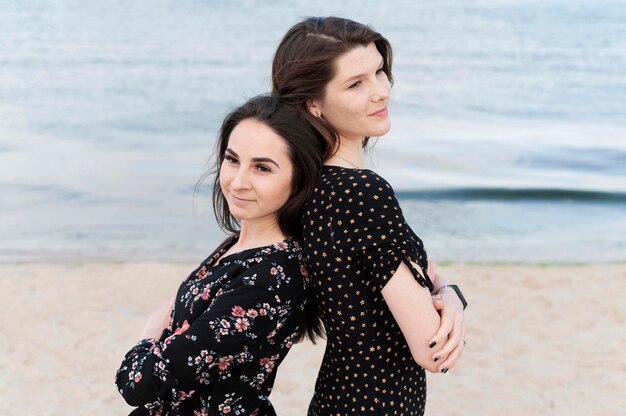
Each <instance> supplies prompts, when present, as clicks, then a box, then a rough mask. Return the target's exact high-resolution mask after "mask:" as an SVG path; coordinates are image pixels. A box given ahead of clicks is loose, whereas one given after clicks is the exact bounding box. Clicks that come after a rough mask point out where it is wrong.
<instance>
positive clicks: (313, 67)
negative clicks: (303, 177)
mask: <svg viewBox="0 0 626 416" xmlns="http://www.w3.org/2000/svg"><path fill="white" fill-rule="evenodd" d="M372 42H373V43H374V44H375V45H376V49H378V52H379V53H380V54H381V55H382V57H383V68H382V69H383V71H384V72H385V73H386V74H387V77H388V78H389V82H393V78H392V76H391V62H392V51H391V45H390V44H389V41H388V40H387V39H385V38H384V37H383V36H382V35H381V34H380V33H378V32H376V31H375V30H374V29H372V28H371V27H370V26H367V25H364V24H362V23H358V22H355V21H352V20H349V19H345V18H341V17H334V16H331V17H308V18H306V19H304V20H302V21H301V22H298V23H296V24H295V25H294V26H293V27H292V28H291V29H289V31H288V32H287V33H286V34H285V36H284V37H283V39H282V40H281V42H280V44H279V45H278V48H277V50H276V54H275V55H274V60H273V62H272V94H275V95H279V96H281V97H282V98H283V99H284V100H286V101H288V102H290V103H292V104H293V105H294V106H295V107H296V108H297V110H298V111H299V112H300V113H301V114H302V116H303V117H304V118H305V119H306V120H307V121H308V122H309V123H311V125H312V126H313V127H315V129H316V130H317V131H318V132H319V133H320V134H321V135H322V137H323V138H324V140H325V142H326V146H325V147H326V148H325V151H324V160H326V159H328V158H329V157H331V156H332V155H333V154H334V153H335V152H336V151H337V149H338V147H339V135H338V134H337V131H336V130H335V129H334V127H333V126H331V125H330V124H329V123H328V122H327V121H326V120H325V119H324V118H323V117H320V118H318V117H315V116H314V115H313V114H311V112H310V111H309V110H308V108H307V102H309V101H311V100H318V99H322V98H323V97H324V94H325V91H326V86H327V85H328V83H329V82H330V81H331V80H332V79H333V77H334V76H335V72H336V69H335V67H336V65H335V63H336V61H337V59H338V58H339V57H340V56H341V55H343V54H345V53H346V52H348V51H350V50H352V49H353V48H355V47H357V46H367V45H369V44H370V43H372ZM368 139H369V137H366V138H365V139H364V141H363V146H365V145H366V144H367V141H368Z"/></svg>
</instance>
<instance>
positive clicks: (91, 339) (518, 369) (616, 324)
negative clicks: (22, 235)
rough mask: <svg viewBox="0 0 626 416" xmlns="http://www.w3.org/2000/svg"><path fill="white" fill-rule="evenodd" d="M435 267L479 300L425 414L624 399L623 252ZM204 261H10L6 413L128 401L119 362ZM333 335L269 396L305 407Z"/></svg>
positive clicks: (586, 408)
mask: <svg viewBox="0 0 626 416" xmlns="http://www.w3.org/2000/svg"><path fill="white" fill-rule="evenodd" d="M439 266H440V269H441V271H442V272H443V273H444V274H446V276H448V278H449V279H450V280H451V281H455V282H456V283H458V284H459V285H460V286H461V287H462V288H463V292H464V294H465V296H466V298H467V299H468V301H469V306H468V309H467V312H466V319H467V341H468V346H467V348H466V350H465V352H464V356H463V358H462V360H461V362H460V363H459V365H458V366H457V367H456V368H454V369H452V370H451V371H450V372H449V373H448V374H446V375H442V374H430V373H429V374H428V389H429V391H428V399H427V406H426V414H427V415H429V416H436V415H463V416H465V415H477V416H478V415H481V416H483V415H487V416H489V415H500V414H503V413H505V412H506V413H508V414H509V416H517V415H519V416H521V415H526V414H546V413H549V414H594V415H609V414H617V413H618V412H619V410H621V409H622V408H623V407H624V406H626V398H624V397H623V394H622V393H623V391H622V390H623V383H624V379H623V374H624V371H626V362H624V360H623V359H621V360H620V359H619V357H623V353H622V348H623V345H626V334H624V333H623V331H622V329H623V327H624V325H626V310H624V308H623V307H622V306H621V305H622V303H623V302H622V294H623V293H625V291H626V264H623V263H621V264H591V265H567V266H563V265H552V264H548V265H545V266H535V265H532V266H529V265H525V266H520V265H509V264H506V265H505V264H502V265H490V264H487V265H485V264H483V265H468V264H460V263H447V262H440V263H439ZM194 267H195V263H194V262H188V261H174V262H171V261H132V260H123V261H103V260H101V259H100V260H97V261H92V260H87V259H75V260H74V261H73V262H68V261H59V262H55V263H51V262H22V263H13V264H0V293H1V294H0V314H2V316H4V317H5V320H6V324H5V339H6V340H8V342H3V344H2V346H1V347H0V352H1V354H0V379H2V380H5V382H4V383H2V384H1V385H0V413H1V414H11V415H22V414H23V415H27V414H39V415H57V414H68V415H69V414H85V413H88V414H102V415H109V414H127V413H129V412H130V411H131V410H132V408H131V407H129V406H127V405H126V404H125V403H124V401H123V399H122V398H121V397H120V396H119V394H118V393H117V392H116V390H115V385H114V382H113V380H114V374H115V370H116V369H117V367H118V366H119V364H120V362H121V359H122V357H123V355H124V354H125V353H126V351H128V350H129V349H130V348H131V347H132V345H133V344H134V343H135V342H136V341H138V339H136V337H137V336H138V334H139V332H140V331H141V328H143V325H144V324H145V321H146V320H147V318H148V316H149V314H150V313H151V312H152V310H153V309H155V308H156V307H157V306H159V305H160V304H161V303H162V302H164V301H165V300H167V299H168V298H169V296H170V295H171V293H172V292H173V291H174V290H176V288H177V287H178V284H179V283H180V281H181V280H182V279H183V278H185V277H186V276H187V275H188V274H189V273H190V272H191V271H192V270H193V268H194ZM323 345H324V343H323V342H319V343H318V345H316V346H313V345H312V344H311V343H310V342H308V341H305V342H304V343H301V344H297V345H295V346H294V347H293V350H292V351H291V352H290V353H289V355H288V356H287V358H286V359H285V361H284V362H283V364H282V365H281V366H280V368H279V370H278V375H277V380H276V384H275V387H274V391H273V393H272V395H271V396H270V399H271V400H272V403H273V404H274V406H275V407H276V411H277V413H278V414H279V415H288V416H291V415H295V416H296V415H301V414H305V411H306V408H307V406H308V402H309V400H310V398H311V394H312V390H313V385H314V382H315V376H316V374H317V370H318V366H319V362H320V360H321V357H322V354H323ZM32 397H38V398H39V399H38V400H37V401H34V400H31V398H32Z"/></svg>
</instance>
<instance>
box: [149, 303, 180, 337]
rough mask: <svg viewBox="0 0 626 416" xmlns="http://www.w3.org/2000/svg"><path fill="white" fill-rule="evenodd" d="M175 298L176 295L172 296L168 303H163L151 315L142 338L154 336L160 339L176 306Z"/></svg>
mask: <svg viewBox="0 0 626 416" xmlns="http://www.w3.org/2000/svg"><path fill="white" fill-rule="evenodd" d="M175 300H176V295H174V296H172V298H171V299H170V301H169V302H168V303H167V304H165V305H163V306H162V307H160V308H159V309H157V310H156V311H154V312H153V313H152V315H150V318H148V323H147V324H146V327H145V328H144V329H143V332H142V333H141V339H146V338H153V339H157V340H158V339H159V338H160V337H161V334H162V333H163V330H164V329H165V328H167V327H168V325H169V323H170V316H171V314H172V309H173V308H174V302H175Z"/></svg>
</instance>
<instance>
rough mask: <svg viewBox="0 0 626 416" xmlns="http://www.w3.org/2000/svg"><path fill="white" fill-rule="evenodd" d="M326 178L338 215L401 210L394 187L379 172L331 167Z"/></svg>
mask: <svg viewBox="0 0 626 416" xmlns="http://www.w3.org/2000/svg"><path fill="white" fill-rule="evenodd" d="M323 180H325V181H327V182H328V183H329V184H331V185H332V189H330V201H331V204H332V205H334V208H335V211H336V213H337V214H339V213H340V212H344V213H345V214H346V215H349V216H355V215H356V216H357V217H369V214H370V213H373V212H377V213H383V212H390V211H400V207H399V204H398V200H397V198H396V195H395V192H394V190H393V188H392V187H391V185H390V184H389V182H387V181H386V180H385V179H384V178H383V177H382V176H380V175H379V174H377V173H376V172H373V171H371V170H368V169H358V170H356V169H343V168H335V167H328V168H327V169H325V171H324V177H323Z"/></svg>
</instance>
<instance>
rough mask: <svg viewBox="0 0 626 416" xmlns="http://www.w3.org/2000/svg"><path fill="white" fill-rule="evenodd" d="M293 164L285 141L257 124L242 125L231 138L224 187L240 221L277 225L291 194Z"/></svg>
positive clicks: (222, 175) (223, 171)
mask: <svg viewBox="0 0 626 416" xmlns="http://www.w3.org/2000/svg"><path fill="white" fill-rule="evenodd" d="M292 177H293V164H292V163H291V159H290V158H289V154H288V147H287V143H286V142H285V140H284V139H283V138H282V137H281V136H279V135H278V134H276V133H275V132H274V130H272V129H271V128H270V127H268V126H267V125H266V124H264V123H261V122H259V121H257V120H253V119H246V120H243V121H241V122H240V123H239V124H237V126H235V128H234V129H233V131H232V132H231V134H230V137H229V138H228V147H227V149H226V153H225V155H224V161H223V162H222V166H221V167H220V186H221V188H222V192H223V193H224V196H225V197H226V201H227V202H228V208H229V210H230V212H231V214H232V215H233V216H234V217H235V218H237V219H238V220H240V221H248V222H252V221H255V222H268V223H271V222H276V212H277V211H278V210H279V209H280V208H281V207H282V206H283V205H284V204H285V203H286V202H287V200H288V199H289V196H290V194H291V181H292Z"/></svg>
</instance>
